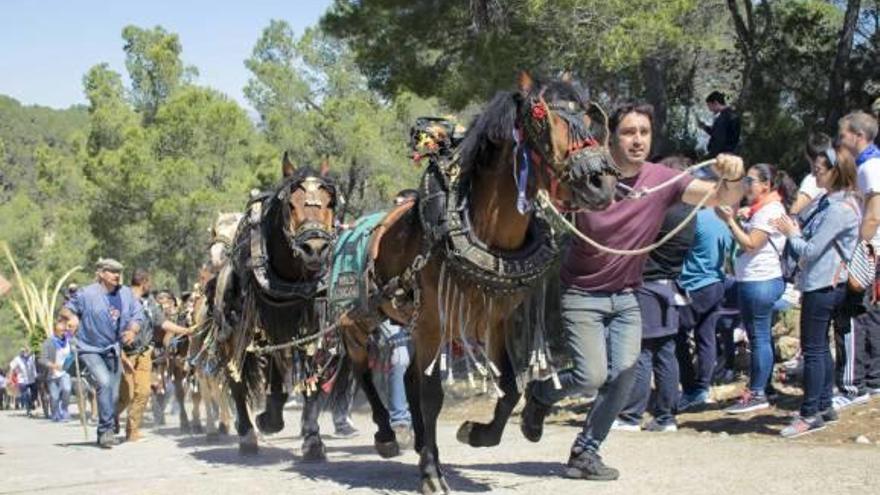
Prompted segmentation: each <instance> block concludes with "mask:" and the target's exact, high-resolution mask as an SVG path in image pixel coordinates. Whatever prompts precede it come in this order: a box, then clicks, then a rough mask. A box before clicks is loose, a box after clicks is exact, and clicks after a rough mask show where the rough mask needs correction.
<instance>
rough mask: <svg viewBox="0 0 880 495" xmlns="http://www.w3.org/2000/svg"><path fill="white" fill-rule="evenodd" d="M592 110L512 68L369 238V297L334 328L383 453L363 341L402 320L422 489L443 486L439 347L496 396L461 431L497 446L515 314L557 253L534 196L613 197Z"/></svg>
mask: <svg viewBox="0 0 880 495" xmlns="http://www.w3.org/2000/svg"><path fill="white" fill-rule="evenodd" d="M599 114H601V111H600V110H598V107H596V106H595V105H593V104H591V103H590V102H589V101H588V100H587V99H586V97H585V95H584V94H583V93H582V91H580V90H579V89H578V88H577V86H575V85H573V84H572V83H571V81H570V79H569V78H563V79H562V80H555V81H552V82H549V83H547V84H541V83H538V82H536V81H534V80H533V79H532V78H531V77H530V76H529V75H528V74H527V73H523V74H521V75H520V77H519V90H518V91H517V92H502V93H499V94H498V95H496V96H495V98H494V99H493V100H492V101H491V102H490V103H489V106H488V107H487V108H486V109H485V110H484V112H483V113H482V114H481V115H480V116H479V117H478V118H477V119H476V121H475V122H474V124H473V125H472V126H471V128H470V129H469V130H468V134H467V136H466V137H465V139H464V141H463V143H462V144H461V146H460V148H459V149H458V151H457V152H456V153H455V154H454V155H453V156H452V157H450V158H449V159H447V160H437V161H436V162H435V163H434V164H432V165H431V166H429V167H428V169H427V170H426V172H425V175H424V176H423V179H422V183H421V189H420V195H421V197H420V198H419V200H418V204H417V205H415V206H414V205H413V204H412V203H410V204H405V205H404V206H402V207H399V208H397V209H395V210H393V211H392V212H391V213H390V214H389V215H388V216H387V217H386V219H385V220H384V221H383V222H382V223H381V224H380V225H379V227H378V228H377V229H376V231H375V232H376V233H375V234H374V235H373V239H372V244H371V250H370V251H371V252H370V255H369V256H370V259H369V264H368V270H367V276H368V277H369V279H370V281H371V284H372V290H371V294H370V297H369V299H368V301H369V302H368V303H367V304H362V305H360V306H359V307H358V308H356V309H354V310H351V311H348V312H347V313H345V314H343V315H342V316H341V317H340V318H339V325H340V328H341V331H342V333H343V336H344V339H345V344H346V352H347V355H348V357H349V358H350V359H351V360H352V362H353V365H354V367H355V370H356V374H357V376H358V379H359V381H360V382H361V384H362V386H363V389H364V391H365V393H366V395H367V398H368V400H369V401H370V405H371V407H372V411H373V421H374V422H375V423H376V425H377V427H378V432H377V433H376V434H375V446H376V448H377V450H378V451H379V453H380V455H383V456H386V457H387V456H390V455H394V454H396V453H397V452H398V451H399V449H398V447H397V444H396V441H395V437H394V432H393V430H392V429H391V427H390V425H389V417H388V412H387V410H386V409H385V408H384V406H383V405H382V402H381V400H380V399H379V397H378V394H377V393H376V389H375V387H374V386H373V384H372V382H371V376H370V373H369V371H368V369H367V366H368V357H367V350H366V349H367V345H366V340H367V337H368V336H369V334H370V332H372V331H373V329H374V328H375V326H376V324H377V323H378V322H380V321H381V320H382V319H384V318H391V319H392V320H395V321H397V322H398V323H401V324H404V325H410V326H411V328H412V335H413V339H414V343H415V349H416V352H415V359H414V361H413V364H412V365H411V366H410V369H409V370H408V371H407V374H406V389H407V399H408V402H409V404H410V410H411V413H412V417H413V427H414V430H415V449H416V451H417V452H418V453H419V455H420V461H419V470H420V472H421V479H422V482H421V488H422V491H423V492H425V493H436V492H441V491H442V492H445V491H447V490H448V487H447V485H446V482H445V480H444V478H443V472H442V469H441V466H440V458H439V453H438V449H437V417H438V415H439V413H440V409H441V407H442V405H443V388H442V386H441V379H442V377H441V371H442V372H443V373H446V371H447V370H445V369H444V368H445V365H444V362H445V361H446V360H445V357H446V356H444V355H442V349H444V347H445V346H447V345H449V343H450V342H452V341H453V340H455V341H457V342H459V343H463V344H464V348H465V349H466V351H467V353H468V354H469V355H470V359H471V360H472V361H473V362H474V364H475V365H476V366H477V369H479V370H480V371H481V373H482V374H483V376H484V377H486V376H487V377H488V378H489V379H491V380H493V381H494V382H495V384H496V385H497V386H498V389H499V390H500V392H501V393H500V394H498V395H499V396H500V398H499V400H498V402H497V404H496V408H495V418H494V420H493V421H492V422H491V423H489V424H478V423H471V422H466V423H465V424H463V425H462V428H461V430H460V431H459V438H460V439H463V440H464V441H466V442H467V443H469V444H471V445H473V446H490V445H497V444H498V443H499V441H500V438H501V433H502V431H503V429H504V425H505V423H506V422H507V419H508V417H509V416H510V413H511V411H512V410H513V408H514V406H515V405H516V403H517V401H518V400H519V397H520V391H519V387H518V386H517V379H516V376H515V369H514V365H513V363H512V361H511V358H510V351H511V349H510V348H509V347H510V344H509V342H511V338H512V337H516V335H512V334H513V333H515V331H514V330H515V329H514V328H513V325H512V323H511V320H512V317H513V316H514V312H515V310H517V308H518V307H519V306H520V305H521V303H522V301H523V300H524V298H525V297H526V296H527V295H528V294H529V293H530V292H532V291H533V289H534V287H535V285H536V284H537V283H538V282H539V281H540V280H541V279H542V277H543V276H544V274H545V272H546V270H547V269H548V268H549V266H550V265H551V264H552V263H553V261H554V260H555V259H556V257H557V254H558V249H557V247H556V244H555V242H554V241H553V237H552V234H551V229H550V228H549V226H548V225H547V223H546V222H545V221H543V220H542V219H541V217H540V216H539V215H535V214H534V208H533V207H532V206H533V205H532V202H533V199H534V197H535V195H536V193H537V191H538V190H540V189H544V190H549V191H550V193H551V196H552V197H553V198H555V200H557V202H563V203H567V206H570V207H574V208H582V209H590V210H599V209H603V208H605V207H607V206H608V205H609V204H610V203H611V200H612V197H613V193H614V189H615V187H616V180H617V179H616V177H617V170H616V168H615V167H614V166H613V165H612V161H611V160H610V157H609V156H608V151H607V149H606V147H605V146H603V145H602V144H601V143H600V140H601V139H603V138H604V137H605V136H607V132H606V133H605V136H600V132H599V128H600V127H602V126H600V125H597V120H598V119H597V118H596V117H597V115H599ZM601 117H602V118H603V119H604V114H601ZM606 124H607V123H606ZM605 131H607V127H606V129H605ZM597 138H599V139H597ZM469 342H471V343H478V344H475V345H474V346H471V345H469ZM480 344H483V345H480ZM530 345H531V344H530ZM532 349H534V347H532ZM438 358H441V359H439V365H438Z"/></svg>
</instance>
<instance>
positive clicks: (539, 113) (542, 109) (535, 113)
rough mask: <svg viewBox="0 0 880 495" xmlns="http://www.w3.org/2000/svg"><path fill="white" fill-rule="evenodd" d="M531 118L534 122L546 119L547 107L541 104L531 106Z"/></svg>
mask: <svg viewBox="0 0 880 495" xmlns="http://www.w3.org/2000/svg"><path fill="white" fill-rule="evenodd" d="M532 118H533V119H535V120H544V119H546V118H547V107H546V106H544V104H543V103H541V102H536V103H535V104H533V105H532Z"/></svg>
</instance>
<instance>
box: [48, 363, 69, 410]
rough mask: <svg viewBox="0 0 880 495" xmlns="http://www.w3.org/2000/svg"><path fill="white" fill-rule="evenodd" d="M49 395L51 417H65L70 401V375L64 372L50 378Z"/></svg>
mask: <svg viewBox="0 0 880 495" xmlns="http://www.w3.org/2000/svg"><path fill="white" fill-rule="evenodd" d="M49 396H50V397H51V398H52V419H54V420H60V419H64V418H65V417H67V406H68V404H69V403H70V375H68V374H67V373H64V374H63V375H61V376H60V377H58V378H50V379H49Z"/></svg>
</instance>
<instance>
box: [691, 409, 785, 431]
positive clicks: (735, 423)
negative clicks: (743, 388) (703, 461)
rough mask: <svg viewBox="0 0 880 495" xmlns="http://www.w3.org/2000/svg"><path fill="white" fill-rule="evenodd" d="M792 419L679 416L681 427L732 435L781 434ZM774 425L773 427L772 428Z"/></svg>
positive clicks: (777, 417)
mask: <svg viewBox="0 0 880 495" xmlns="http://www.w3.org/2000/svg"><path fill="white" fill-rule="evenodd" d="M790 421H791V418H787V417H783V416H777V415H774V414H763V415H761V416H722V417H718V418H713V419H705V420H689V419H684V418H681V417H679V424H678V426H679V428H688V429H693V430H696V431H698V432H704V431H708V432H711V433H721V432H726V433H728V434H730V435H743V434H746V433H759V434H762V435H772V436H774V437H776V436H779V430H780V429H782V427H784V426H785V425H787V424H788V423H789V422H790ZM771 427H772V428H771Z"/></svg>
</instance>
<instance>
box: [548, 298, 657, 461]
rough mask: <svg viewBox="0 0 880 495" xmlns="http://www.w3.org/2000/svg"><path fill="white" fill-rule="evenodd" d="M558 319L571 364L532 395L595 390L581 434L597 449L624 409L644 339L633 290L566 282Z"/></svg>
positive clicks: (556, 397) (553, 398) (550, 400)
mask: <svg viewBox="0 0 880 495" xmlns="http://www.w3.org/2000/svg"><path fill="white" fill-rule="evenodd" d="M562 325H563V330H564V332H565V339H566V344H567V347H568V351H569V353H571V358H572V360H573V361H574V366H573V367H572V368H570V369H567V370H564V371H562V372H561V373H560V374H559V381H560V383H561V384H562V388H561V389H560V390H557V389H555V388H554V386H553V383H552V382H551V381H543V382H535V384H534V385H532V387H533V388H532V394H533V396H534V398H535V399H536V400H537V401H538V402H539V403H543V404H544V405H552V404H553V403H555V402H557V401H558V400H560V399H562V398H563V397H567V396H570V395H577V394H584V395H587V394H594V393H596V392H597V391H598V396H597V397H596V400H595V402H594V403H593V407H592V408H591V410H590V414H589V416H587V419H586V421H585V422H584V427H583V431H582V432H581V434H580V440H581V441H582V443H586V444H588V445H591V446H592V448H593V449H598V448H599V445H600V444H601V443H602V441H603V440H605V437H607V436H608V432H609V431H610V430H611V424H612V423H613V422H614V419H615V418H616V417H617V415H618V414H619V413H620V411H621V409H623V406H624V404H625V403H626V400H627V398H628V397H629V392H630V389H631V388H632V385H633V381H634V380H635V366H634V365H635V363H636V360H637V359H638V357H639V351H640V350H641V340H642V315H641V311H640V310H639V303H638V301H637V300H636V296H635V293H634V292H632V291H630V290H626V291H622V292H613V293H612V292H587V291H584V290H580V289H576V288H573V287H568V288H566V289H564V291H563V293H562Z"/></svg>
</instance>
